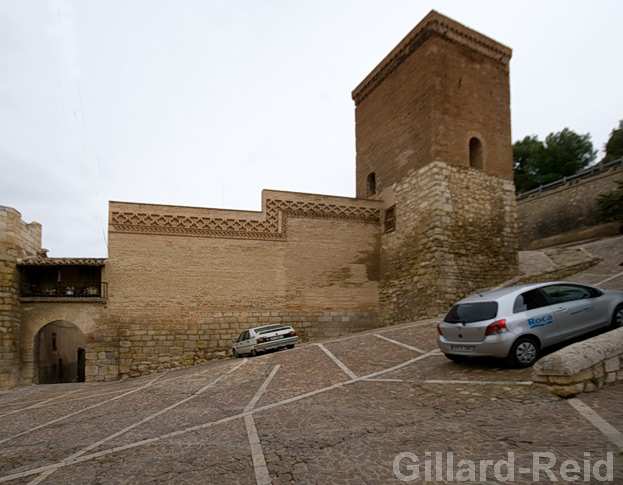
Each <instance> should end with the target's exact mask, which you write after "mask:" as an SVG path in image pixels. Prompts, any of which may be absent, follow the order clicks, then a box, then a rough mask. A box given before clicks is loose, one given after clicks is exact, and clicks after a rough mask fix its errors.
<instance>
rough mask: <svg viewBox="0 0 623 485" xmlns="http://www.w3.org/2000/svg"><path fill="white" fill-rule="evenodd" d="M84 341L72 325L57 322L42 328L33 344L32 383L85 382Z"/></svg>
mask: <svg viewBox="0 0 623 485" xmlns="http://www.w3.org/2000/svg"><path fill="white" fill-rule="evenodd" d="M85 345H86V338H85V336H84V334H83V333H82V331H81V330H80V329H79V328H78V327H77V326H76V325H74V324H73V323H70V322H68V321H65V320H57V321H55V322H52V323H48V324H47V325H45V326H44V327H43V328H42V329H41V330H39V332H37V335H36V336H35V341H34V361H35V362H34V364H35V365H34V382H35V383H37V384H57V383H61V382H84V380H85V375H84V369H85Z"/></svg>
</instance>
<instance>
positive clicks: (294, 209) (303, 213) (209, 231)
mask: <svg viewBox="0 0 623 485" xmlns="http://www.w3.org/2000/svg"><path fill="white" fill-rule="evenodd" d="M265 206H266V211H265V217H264V219H263V220H257V219H250V218H249V219H245V218H225V217H198V216H188V215H184V214H178V215H171V214H159V213H157V212H152V213H144V212H127V211H123V212H121V211H112V213H111V224H110V232H121V233H130V234H159V235H180V236H194V237H212V238H226V239H261V240H277V241H279V240H285V239H286V238H287V234H288V231H287V227H288V224H287V219H288V218H289V217H297V218H306V219H332V220H339V221H352V222H361V223H364V224H378V222H379V211H378V209H376V208H371V207H361V206H356V205H352V206H349V205H345V204H329V203H320V202H315V201H293V200H279V199H267V200H266V204H265ZM181 210H183V209H181Z"/></svg>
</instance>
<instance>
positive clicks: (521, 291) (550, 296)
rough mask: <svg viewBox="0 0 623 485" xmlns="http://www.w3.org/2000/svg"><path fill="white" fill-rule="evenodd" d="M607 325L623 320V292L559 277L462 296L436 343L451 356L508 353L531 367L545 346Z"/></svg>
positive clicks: (521, 364)
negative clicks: (559, 279)
mask: <svg viewBox="0 0 623 485" xmlns="http://www.w3.org/2000/svg"><path fill="white" fill-rule="evenodd" d="M608 326H610V327H612V328H617V327H621V326H623V292H621V291H614V290H602V289H601V288H596V287H594V286H589V285H584V284H579V283H570V282H566V281H555V282H550V283H541V284H532V285H524V286H514V287H511V288H504V289H501V290H494V291H488V292H485V293H480V294H477V295H473V296H470V297H468V298H465V299H464V300H461V301H459V302H458V303H456V304H455V305H453V306H452V308H450V311H449V312H448V314H447V315H446V317H445V318H444V321H443V322H441V323H440V324H439V325H438V326H437V345H438V346H439V349H440V350H441V351H442V352H443V353H444V354H445V355H446V357H448V358H449V359H452V360H462V359H465V358H467V357H472V356H482V357H506V358H507V359H508V360H509V362H510V363H511V364H512V365H513V366H515V367H528V366H531V365H532V364H534V362H536V360H537V359H538V358H539V353H540V351H541V349H544V348H545V347H549V346H550V345H554V344H558V343H560V342H564V341H571V340H572V339H574V338H576V337H578V336H580V335H584V334H586V333H589V332H592V331H593V330H596V329H599V328H605V327H608Z"/></svg>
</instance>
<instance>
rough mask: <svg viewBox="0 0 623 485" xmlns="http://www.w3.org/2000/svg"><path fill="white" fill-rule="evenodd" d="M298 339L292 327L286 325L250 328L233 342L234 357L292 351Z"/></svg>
mask: <svg viewBox="0 0 623 485" xmlns="http://www.w3.org/2000/svg"><path fill="white" fill-rule="evenodd" d="M298 340H299V338H298V336H297V335H296V332H295V331H294V329H293V328H292V327H288V326H286V325H265V326H263V327H256V328H251V329H249V330H245V331H244V332H242V333H241V334H240V337H238V340H234V345H233V349H232V350H233V353H234V357H240V356H241V355H246V354H250V355H254V356H255V355H257V354H258V352H265V351H267V350H276V349H282V348H284V347H287V348H289V349H293V348H294V345H296V343H297V342H298Z"/></svg>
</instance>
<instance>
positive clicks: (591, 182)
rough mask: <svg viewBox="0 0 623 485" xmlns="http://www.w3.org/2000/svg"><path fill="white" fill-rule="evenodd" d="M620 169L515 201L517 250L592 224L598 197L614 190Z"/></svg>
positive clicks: (620, 177)
mask: <svg viewBox="0 0 623 485" xmlns="http://www.w3.org/2000/svg"><path fill="white" fill-rule="evenodd" d="M621 179H623V167H613V168H611V169H609V170H607V171H605V172H601V173H598V174H596V175H592V176H590V177H587V178H583V179H579V180H574V181H572V182H568V183H566V184H564V185H561V186H559V187H556V188H553V189H549V190H546V191H544V192H541V193H536V194H533V195H529V196H528V197H525V198H523V199H520V200H519V201H517V220H518V225H519V247H520V248H526V247H528V246H529V245H530V244H531V243H534V242H535V241H538V240H540V239H543V238H548V237H551V236H556V235H559V234H565V233H569V232H572V231H579V230H582V229H586V228H589V227H591V226H593V225H595V224H596V222H595V217H596V216H597V205H596V200H597V197H598V196H599V194H602V193H604V192H610V191H612V190H615V189H616V188H617V185H616V181H617V180H621Z"/></svg>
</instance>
